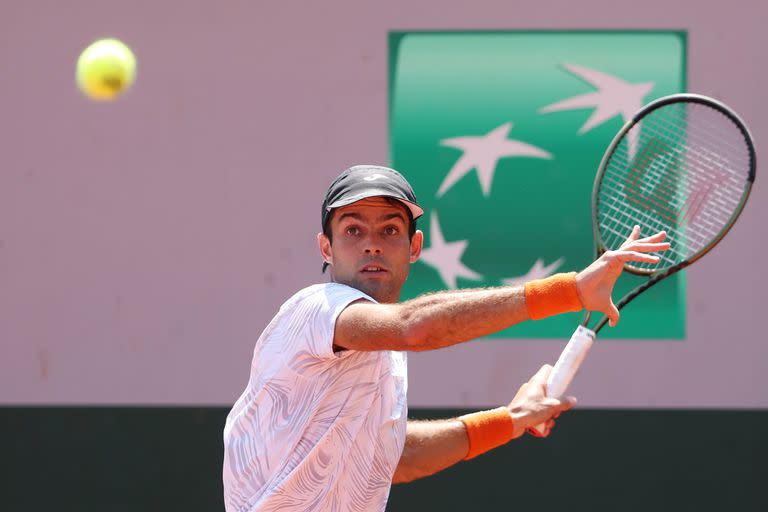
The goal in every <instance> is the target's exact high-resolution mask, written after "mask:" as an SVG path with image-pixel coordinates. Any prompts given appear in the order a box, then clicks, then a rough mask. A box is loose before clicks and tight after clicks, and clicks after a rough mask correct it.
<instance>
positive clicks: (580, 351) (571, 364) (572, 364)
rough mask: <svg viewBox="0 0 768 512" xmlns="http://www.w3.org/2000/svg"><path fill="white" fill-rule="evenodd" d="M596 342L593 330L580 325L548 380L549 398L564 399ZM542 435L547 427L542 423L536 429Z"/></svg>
mask: <svg viewBox="0 0 768 512" xmlns="http://www.w3.org/2000/svg"><path fill="white" fill-rule="evenodd" d="M594 341H595V333H594V332H593V331H592V330H591V329H587V328H586V327H584V326H582V325H580V326H579V327H578V328H577V329H576V331H574V333H573V335H572V336H571V339H570V340H569V341H568V344H567V345H566V346H565V349H564V350H563V352H562V353H561V354H560V357H559V358H558V360H557V363H555V367H554V368H552V372H551V373H550V374H549V379H547V396H550V397H552V398H558V399H559V398H562V396H563V395H564V394H565V391H566V390H567V389H568V385H569V384H570V383H571V381H572V380H573V377H574V376H575V375H576V372H577V371H578V370H579V367H580V366H581V363H582V361H584V358H585V357H586V355H587V352H589V349H590V348H592V343H593V342H594ZM534 428H535V429H536V430H537V431H538V432H539V433H540V434H542V433H544V429H545V425H544V424H543V423H542V424H540V425H536V426H535V427H534Z"/></svg>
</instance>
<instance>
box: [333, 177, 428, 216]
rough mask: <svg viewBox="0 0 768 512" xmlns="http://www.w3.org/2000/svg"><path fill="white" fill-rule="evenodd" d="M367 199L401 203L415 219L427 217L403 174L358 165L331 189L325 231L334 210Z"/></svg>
mask: <svg viewBox="0 0 768 512" xmlns="http://www.w3.org/2000/svg"><path fill="white" fill-rule="evenodd" d="M366 197H391V198H392V199H397V200H398V201H400V202H401V203H403V204H404V205H405V206H406V207H408V209H409V210H410V211H411V215H413V218H414V219H417V218H419V217H421V216H422V215H423V214H424V210H423V209H422V208H421V206H419V204H418V203H417V202H416V195H415V194H414V193H413V189H412V188H411V185H410V184H409V183H408V181H407V180H406V179H405V178H404V177H403V175H402V174H400V173H399V172H397V171H396V170H394V169H390V168H388V167H382V166H379V165H355V166H354V167H350V168H349V169H347V170H345V171H344V172H342V173H341V174H339V176H338V178H336V179H335V180H333V183H331V186H330V187H328V190H327V191H326V193H325V200H324V201H323V211H322V219H321V220H322V227H323V229H325V225H326V223H327V222H328V218H329V217H330V215H331V211H332V210H333V209H334V208H339V207H341V206H347V205H348V204H352V203H356V202H357V201H360V200H361V199H365V198H366Z"/></svg>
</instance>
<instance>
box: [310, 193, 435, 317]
mask: <svg viewBox="0 0 768 512" xmlns="http://www.w3.org/2000/svg"><path fill="white" fill-rule="evenodd" d="M329 228H330V232H331V239H329V238H328V237H327V236H326V235H324V234H323V233H320V234H318V236H317V239H318V243H319V245H320V252H321V254H322V255H323V259H324V260H325V261H326V262H328V263H329V264H330V265H331V280H332V281H333V282H335V283H342V284H346V285H348V286H352V287H353V288H357V289H358V290H361V291H362V292H365V293H366V294H368V295H370V296H371V297H373V298H374V299H376V300H377V301H379V302H390V303H391V302H397V301H398V300H400V289H401V288H402V287H403V283H405V279H406V278H407V277H408V270H409V268H410V264H411V263H414V262H415V261H416V260H417V259H418V258H419V254H420V253H421V246H422V241H423V234H422V233H421V231H416V233H415V234H414V235H413V238H412V239H409V237H408V228H409V225H408V214H407V210H406V206H405V205H403V204H402V203H400V202H398V201H394V200H393V201H388V200H386V199H384V198H383V197H370V198H367V199H362V200H360V201H357V202H356V203H352V204H350V205H348V206H343V207H341V208H337V209H336V210H335V211H334V212H333V215H332V216H331V220H330V223H329Z"/></svg>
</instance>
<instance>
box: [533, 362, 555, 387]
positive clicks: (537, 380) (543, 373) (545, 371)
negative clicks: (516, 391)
mask: <svg viewBox="0 0 768 512" xmlns="http://www.w3.org/2000/svg"><path fill="white" fill-rule="evenodd" d="M551 372H552V365H551V364H545V365H544V366H542V367H541V368H539V371H537V372H536V375H534V376H533V377H531V378H530V380H528V383H529V384H541V385H542V386H544V385H545V384H546V383H547V379H548V378H549V374H550V373H551Z"/></svg>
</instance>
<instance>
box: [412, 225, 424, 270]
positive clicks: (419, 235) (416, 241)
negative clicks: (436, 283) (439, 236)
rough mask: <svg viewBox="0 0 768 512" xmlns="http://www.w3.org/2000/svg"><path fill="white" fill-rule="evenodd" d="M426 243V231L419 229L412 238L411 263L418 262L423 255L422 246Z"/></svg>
mask: <svg viewBox="0 0 768 512" xmlns="http://www.w3.org/2000/svg"><path fill="white" fill-rule="evenodd" d="M423 245H424V233H423V232H422V231H421V230H420V229H417V230H416V232H415V233H414V234H413V238H411V258H410V261H411V263H416V261H417V260H418V259H419V256H421V248H422V246H423Z"/></svg>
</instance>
